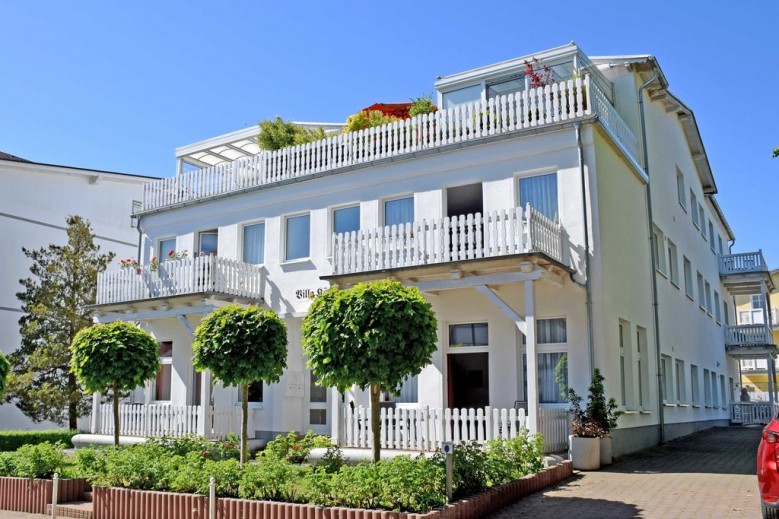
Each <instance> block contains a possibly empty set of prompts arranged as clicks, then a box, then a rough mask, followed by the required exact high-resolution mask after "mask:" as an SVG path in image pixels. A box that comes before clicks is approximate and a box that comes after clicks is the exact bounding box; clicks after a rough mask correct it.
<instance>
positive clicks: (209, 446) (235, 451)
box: [146, 433, 240, 461]
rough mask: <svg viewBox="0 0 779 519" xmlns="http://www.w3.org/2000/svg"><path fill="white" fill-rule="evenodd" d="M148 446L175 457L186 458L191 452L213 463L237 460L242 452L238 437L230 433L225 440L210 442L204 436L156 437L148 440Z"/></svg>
mask: <svg viewBox="0 0 779 519" xmlns="http://www.w3.org/2000/svg"><path fill="white" fill-rule="evenodd" d="M146 444H147V445H158V446H160V447H162V448H163V449H165V450H166V451H167V452H168V453H169V454H171V455H174V456H185V455H187V454H189V453H191V452H194V453H197V454H199V455H200V456H201V457H202V458H206V459H209V460H212V461H221V460H228V459H234V460H237V459H238V457H239V455H240V451H239V446H240V441H239V440H238V437H237V436H235V435H234V434H232V433H230V434H229V435H228V436H227V438H226V439H224V440H217V441H214V440H209V439H206V438H204V437H202V436H196V435H188V436H181V437H174V436H155V437H151V438H148V439H147V440H146Z"/></svg>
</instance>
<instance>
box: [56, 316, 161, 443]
mask: <svg viewBox="0 0 779 519" xmlns="http://www.w3.org/2000/svg"><path fill="white" fill-rule="evenodd" d="M70 351H71V359H70V370H71V371H72V372H73V374H74V375H76V378H77V379H78V381H79V382H80V383H81V384H82V385H83V386H84V388H85V389H86V390H87V391H89V392H91V393H94V392H95V391H99V392H101V393H108V392H109V391H110V392H111V395H112V397H113V403H114V445H119V397H120V396H121V394H122V392H124V391H130V390H132V389H135V388H136V387H138V386H140V385H141V384H143V383H144V382H145V381H146V380H149V379H150V378H153V377H154V376H155V375H156V374H157V371H159V369H160V359H159V357H158V346H157V341H155V340H154V338H153V337H152V336H151V335H150V334H149V332H147V331H145V330H142V329H140V328H138V327H137V326H135V325H133V324H131V323H128V322H126V321H116V322H113V323H109V324H98V325H95V326H92V327H91V328H84V329H83V330H81V331H80V332H78V333H77V334H76V337H75V338H74V339H73V343H72V344H71V345H70Z"/></svg>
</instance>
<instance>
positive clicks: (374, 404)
mask: <svg viewBox="0 0 779 519" xmlns="http://www.w3.org/2000/svg"><path fill="white" fill-rule="evenodd" d="M380 394H381V385H380V384H371V431H372V432H373V462H374V463H376V462H377V461H379V459H380V458H381V422H380V420H381V407H380V405H379V395H380Z"/></svg>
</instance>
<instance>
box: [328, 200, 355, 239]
mask: <svg viewBox="0 0 779 519" xmlns="http://www.w3.org/2000/svg"><path fill="white" fill-rule="evenodd" d="M359 230H360V206H359V205H355V206H352V207H342V208H340V209H334V210H333V232H334V233H336V234H341V233H344V232H352V231H359Z"/></svg>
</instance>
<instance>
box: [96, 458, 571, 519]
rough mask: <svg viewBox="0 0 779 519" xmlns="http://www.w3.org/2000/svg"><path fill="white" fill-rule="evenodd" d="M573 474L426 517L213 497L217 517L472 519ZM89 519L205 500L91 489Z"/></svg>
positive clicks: (554, 470)
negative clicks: (90, 516)
mask: <svg viewBox="0 0 779 519" xmlns="http://www.w3.org/2000/svg"><path fill="white" fill-rule="evenodd" d="M572 475H573V466H572V465H571V462H570V461H564V462H562V463H561V464H560V465H556V466H554V467H550V468H547V469H544V470H542V471H541V472H539V473H537V474H532V475H529V476H525V477H523V478H522V479H519V480H517V481H514V482H511V483H507V484H505V485H501V486H499V487H496V488H493V489H490V490H488V491H486V492H483V493H481V494H476V495H474V496H471V497H469V498H467V499H462V500H460V501H457V502H456V503H452V504H451V505H447V506H445V507H444V508H439V509H437V510H433V511H431V512H428V513H426V514H415V513H406V512H400V513H399V512H388V511H384V510H364V509H355V508H340V507H338V508H336V507H333V508H325V507H320V506H316V505H308V504H297V503H279V502H276V501H254V500H247V499H232V498H218V499H217V505H216V510H217V514H216V516H217V519H242V518H244V517H252V518H255V519H284V518H292V517H295V518H300V519H390V518H392V519H455V518H456V519H476V518H479V517H484V516H485V515H487V514H490V513H492V512H496V511H497V510H500V509H501V508H504V507H506V506H508V505H510V504H511V503H514V502H515V501H517V500H519V499H521V498H523V497H525V496H527V495H529V494H532V493H533V492H536V491H538V490H541V489H542V488H546V487H548V486H551V485H554V484H556V483H559V482H560V481H563V480H565V479H568V478H569V477H571V476H572ZM93 498H94V499H93V503H94V516H93V517H94V519H206V518H207V517H208V498H207V497H205V496H201V495H196V494H176V493H172V492H152V491H145V490H129V489H125V488H95V489H94V490H93Z"/></svg>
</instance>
